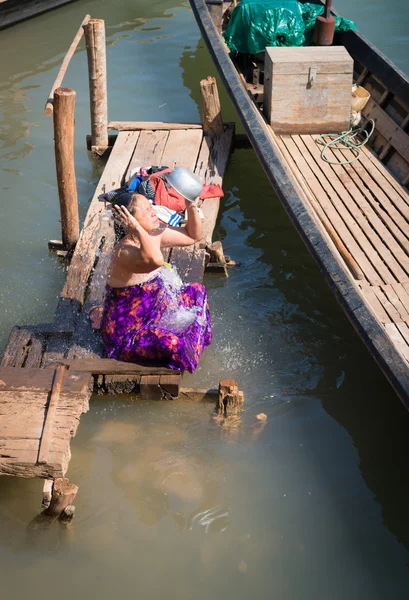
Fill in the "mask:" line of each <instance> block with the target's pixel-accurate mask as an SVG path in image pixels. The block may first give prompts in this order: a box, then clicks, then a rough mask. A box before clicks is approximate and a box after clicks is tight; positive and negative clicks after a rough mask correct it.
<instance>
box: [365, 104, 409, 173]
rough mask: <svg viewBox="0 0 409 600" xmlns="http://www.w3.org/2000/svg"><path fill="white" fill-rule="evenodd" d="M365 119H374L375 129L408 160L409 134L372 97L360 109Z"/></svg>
mask: <svg viewBox="0 0 409 600" xmlns="http://www.w3.org/2000/svg"><path fill="white" fill-rule="evenodd" d="M362 114H363V115H364V117H366V118H367V119H373V120H374V121H375V126H376V129H377V130H378V131H379V132H380V133H381V134H382V135H383V136H384V138H385V139H386V140H387V141H388V142H389V144H390V145H391V146H393V147H394V148H395V150H396V151H397V152H399V154H400V155H401V156H402V157H403V158H404V159H405V160H406V161H408V162H409V135H408V134H407V133H405V132H404V131H403V129H402V128H401V127H400V126H399V125H398V124H397V123H396V122H395V121H394V120H393V119H392V118H391V117H390V116H389V115H388V114H387V113H386V112H385V111H384V110H383V108H381V107H380V106H379V104H377V103H376V102H375V101H374V100H373V99H372V98H370V99H369V100H368V103H367V105H366V106H365V108H364V109H363V110H362Z"/></svg>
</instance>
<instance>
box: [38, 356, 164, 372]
mask: <svg viewBox="0 0 409 600" xmlns="http://www.w3.org/2000/svg"><path fill="white" fill-rule="evenodd" d="M56 365H61V366H64V367H67V368H71V369H73V370H75V371H82V372H84V371H85V372H86V373H91V374H92V375H172V374H174V373H175V371H174V370H173V369H168V368H167V367H160V366H159V367H157V366H152V367H151V366H147V365H137V364H135V363H130V362H129V363H128V362H123V361H120V360H115V359H113V358H99V359H90V358H79V359H72V360H70V359H62V360H58V361H56V362H54V363H52V364H51V365H49V366H50V367H52V368H55V367H56Z"/></svg>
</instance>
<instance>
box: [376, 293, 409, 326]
mask: <svg viewBox="0 0 409 600" xmlns="http://www.w3.org/2000/svg"><path fill="white" fill-rule="evenodd" d="M381 287H382V291H383V292H384V294H385V296H386V297H387V298H388V300H389V302H391V303H392V304H393V306H394V307H395V308H396V310H397V311H398V313H399V319H397V320H398V321H409V312H408V311H407V310H406V308H405V306H404V304H403V303H402V301H401V300H400V298H399V296H398V294H397V293H396V291H395V289H394V287H395V286H392V285H383V286H381Z"/></svg>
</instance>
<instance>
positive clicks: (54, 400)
mask: <svg viewBox="0 0 409 600" xmlns="http://www.w3.org/2000/svg"><path fill="white" fill-rule="evenodd" d="M65 373H66V368H65V367H64V366H62V365H58V366H57V367H56V369H55V371H54V378H53V383H52V387H51V392H50V400H49V403H48V407H47V412H46V415H45V420H44V425H43V431H42V435H41V442H40V448H39V451H38V460H37V462H39V463H47V462H48V459H49V454H50V444H51V437H52V433H53V427H54V419H55V416H56V412H57V406H58V402H59V399H60V393H61V390H62V388H63V385H64V377H65Z"/></svg>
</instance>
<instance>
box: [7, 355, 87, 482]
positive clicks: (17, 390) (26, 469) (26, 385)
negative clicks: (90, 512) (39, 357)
mask: <svg viewBox="0 0 409 600" xmlns="http://www.w3.org/2000/svg"><path fill="white" fill-rule="evenodd" d="M54 373H55V371H54V370H53V369H30V368H25V369H21V368H13V367H8V368H7V367H6V368H2V369H0V475H16V476H18V477H44V478H50V479H54V478H56V477H63V476H64V474H65V473H66V471H67V468H68V464H69V461H70V458H71V451H70V441H71V438H72V437H73V436H74V435H75V433H76V431H77V427H78V424H79V420H80V417H81V414H82V413H84V412H87V410H88V403H89V398H90V396H91V391H90V380H91V376H90V375H89V374H88V373H81V372H76V371H70V372H69V373H67V374H66V375H65V380H64V383H63V384H62V385H61V387H60V391H59V393H58V396H56V394H53V393H52V392H53V388H54ZM53 398H54V401H53V402H52V403H51V404H50V401H51V400H52V399H53ZM40 454H41V456H40Z"/></svg>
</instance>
